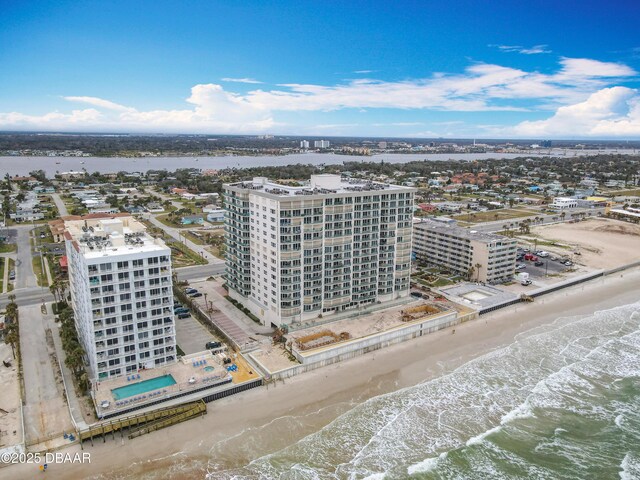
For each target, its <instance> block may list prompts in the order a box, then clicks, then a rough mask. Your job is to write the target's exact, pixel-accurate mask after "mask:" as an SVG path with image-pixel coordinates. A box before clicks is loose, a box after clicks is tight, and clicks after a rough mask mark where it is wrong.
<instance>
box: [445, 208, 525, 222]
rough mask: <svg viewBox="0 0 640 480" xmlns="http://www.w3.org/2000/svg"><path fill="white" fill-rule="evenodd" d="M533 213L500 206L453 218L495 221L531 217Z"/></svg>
mask: <svg viewBox="0 0 640 480" xmlns="http://www.w3.org/2000/svg"><path fill="white" fill-rule="evenodd" d="M533 216H535V214H534V213H532V212H530V211H527V210H516V209H512V208H501V209H498V210H487V211H486V212H470V213H463V214H460V215H456V216H454V217H453V218H455V219H456V220H463V221H465V222H468V223H482V222H496V221H501V220H511V219H514V218H525V217H533Z"/></svg>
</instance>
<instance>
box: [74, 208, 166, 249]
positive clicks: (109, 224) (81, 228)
mask: <svg viewBox="0 0 640 480" xmlns="http://www.w3.org/2000/svg"><path fill="white" fill-rule="evenodd" d="M63 220H64V229H65V233H64V235H65V238H66V239H67V240H71V241H72V242H73V245H74V247H75V249H76V250H77V251H78V252H81V253H82V254H83V255H84V256H85V257H86V258H98V257H104V256H109V255H123V254H130V253H142V252H152V251H160V250H164V249H166V248H167V246H166V244H165V243H164V242H163V241H162V240H160V239H157V238H153V237H152V236H150V235H149V234H148V233H147V232H146V227H145V226H144V225H143V224H142V223H140V222H138V221H137V220H135V219H134V218H133V217H132V216H130V215H117V216H116V215H85V216H83V217H64V218H63Z"/></svg>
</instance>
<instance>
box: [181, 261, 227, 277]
mask: <svg viewBox="0 0 640 480" xmlns="http://www.w3.org/2000/svg"><path fill="white" fill-rule="evenodd" d="M224 266H225V265H224V263H216V264H213V265H197V266H195V267H182V268H176V275H177V276H178V280H196V279H200V278H207V277H211V276H217V275H222V274H223V273H224Z"/></svg>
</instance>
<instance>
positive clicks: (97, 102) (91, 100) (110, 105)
mask: <svg viewBox="0 0 640 480" xmlns="http://www.w3.org/2000/svg"><path fill="white" fill-rule="evenodd" d="M62 98H64V99H65V100H67V101H69V102H79V103H88V104H89V105H94V106H96V107H101V108H106V109H108V110H115V111H119V112H128V111H131V110H134V109H133V108H130V107H125V106H124V105H120V104H118V103H114V102H111V101H109V100H104V99H102V98H98V97H62Z"/></svg>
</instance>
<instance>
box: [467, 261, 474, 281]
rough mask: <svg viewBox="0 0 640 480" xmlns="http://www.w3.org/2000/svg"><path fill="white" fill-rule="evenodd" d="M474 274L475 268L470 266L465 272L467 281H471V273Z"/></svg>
mask: <svg viewBox="0 0 640 480" xmlns="http://www.w3.org/2000/svg"><path fill="white" fill-rule="evenodd" d="M474 272H475V268H474V266H473V265H471V266H470V267H469V269H468V270H467V279H468V280H469V281H471V279H472V278H473V273H474Z"/></svg>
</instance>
